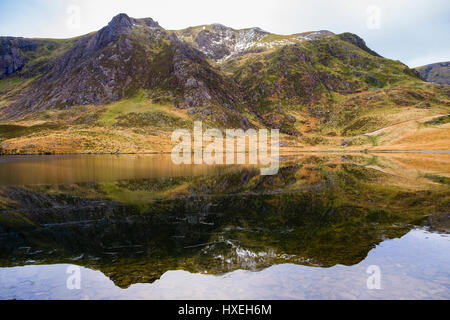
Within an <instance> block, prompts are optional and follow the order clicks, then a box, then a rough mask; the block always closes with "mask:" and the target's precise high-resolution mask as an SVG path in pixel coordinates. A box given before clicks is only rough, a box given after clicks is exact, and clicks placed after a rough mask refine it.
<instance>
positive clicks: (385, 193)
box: [0, 154, 450, 298]
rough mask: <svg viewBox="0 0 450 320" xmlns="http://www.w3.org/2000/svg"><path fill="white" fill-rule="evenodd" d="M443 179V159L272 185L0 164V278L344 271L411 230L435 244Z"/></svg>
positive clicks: (27, 162) (377, 162)
mask: <svg viewBox="0 0 450 320" xmlns="http://www.w3.org/2000/svg"><path fill="white" fill-rule="evenodd" d="M449 177H450V155H448V154H440V155H423V154H421V155H414V154H407V155H401V154H392V155H383V156H372V155H359V154H357V155H356V154H353V155H332V154H330V155H300V156H293V155H289V156H285V157H284V158H283V161H282V164H281V168H280V171H279V173H278V174H277V175H276V176H260V175H259V169H258V168H256V167H249V166H248V167H246V166H241V167H240V166H235V167H234V166H231V167H228V166H217V167H208V166H183V167H179V166H175V165H173V164H172V163H171V161H170V157H168V156H162V155H152V156H55V157H11V158H2V159H1V161H0V208H1V209H0V210H1V211H0V267H1V268H8V269H1V268H0V275H2V274H4V272H7V271H8V270H10V272H12V271H11V270H13V269H14V270H16V269H15V268H14V267H19V266H26V265H66V264H76V265H79V266H83V267H85V268H88V269H91V270H99V271H101V272H102V273H103V274H104V275H105V276H107V277H108V278H110V279H111V280H112V281H113V282H114V284H115V286H117V287H119V288H129V287H130V286H132V285H134V284H143V283H149V284H150V283H154V282H155V281H156V282H158V280H159V279H160V278H161V276H163V275H165V274H168V272H169V274H170V271H171V270H172V271H173V270H180V271H184V272H189V273H191V274H208V275H225V274H229V273H233V274H234V272H235V271H237V270H244V271H259V272H260V273H259V274H269V276H268V277H269V278H268V279H267V281H271V280H270V272H269V273H267V272H268V271H266V269H267V268H269V269H267V270H273V268H283V267H282V266H279V265H287V266H286V267H285V268H287V269H288V270H291V269H292V270H298V268H300V266H304V267H302V268H306V267H321V268H331V269H329V270H334V269H335V268H346V267H344V266H356V265H358V264H360V263H361V262H362V261H364V260H365V259H366V258H367V256H368V254H369V253H370V252H371V251H372V250H373V249H374V248H375V247H376V246H377V245H379V244H380V243H382V242H383V241H386V240H389V239H396V238H402V237H404V236H405V235H407V234H408V233H409V232H411V230H413V229H415V228H416V227H418V226H426V227H427V228H428V230H430V231H436V232H441V233H446V232H448V230H449V219H448V216H449V208H450V192H449V191H450V189H449V181H450V178H449ZM446 243H448V241H447V242H446ZM442 248H444V249H443V250H444V251H445V250H448V249H449V246H445V245H444V246H443V247H442ZM404 250H407V248H406V249H404ZM411 250H412V249H411ZM442 255H443V256H445V257H448V256H449V254H448V251H447V252H442ZM379 263H381V262H379ZM288 266H290V267H288ZM12 267H13V269H9V268H12ZM54 267H56V266H54ZM29 268H31V267H29ZM49 268H50V267H49ZM321 268H313V269H317V270H324V269H321ZM86 270H87V269H86ZM325 270H326V269H325ZM447 270H448V269H447ZM364 271H365V270H364ZM261 272H262V273H261ZM448 276H449V273H448V272H444V274H443V275H440V277H441V278H442V277H443V278H444V283H445V281H446V283H447V290H446V291H445V290H444V292H441V291H439V290H438V289H436V290H437V291H436V294H437V293H438V292H439V295H438V294H437V295H438V296H439V297H442V296H444V297H445V296H447V297H448V295H449V291H448ZM362 277H363V278H364V279H366V278H367V274H365V273H364V272H363V274H362ZM0 279H2V278H0ZM211 279H212V278H211ZM9 281H11V280H9ZM211 282H213V281H212V280H211ZM230 285H231V284H230ZM4 290H6V289H4V287H2V286H1V285H0V297H3V298H7V297H5V296H4V295H5V291H4ZM274 294H275V293H274ZM299 297H300V298H301V296H297V297H296V296H295V295H293V296H292V298H299ZM55 298H58V297H55ZM231 298H232V297H231ZM269 298H270V297H269ZM337 298H339V297H337ZM343 298H345V297H343Z"/></svg>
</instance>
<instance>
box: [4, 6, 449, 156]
mask: <svg viewBox="0 0 450 320" xmlns="http://www.w3.org/2000/svg"><path fill="white" fill-rule="evenodd" d="M449 109H450V90H449V87H448V86H445V85H435V84H429V83H424V82H423V81H422V80H421V79H420V78H419V77H418V75H417V73H416V72H415V71H414V70H411V69H409V68H408V67H407V66H406V65H404V64H403V63H401V62H399V61H393V60H389V59H386V58H383V57H381V56H379V55H378V54H377V53H376V52H374V51H372V50H371V49H369V48H368V47H367V46H366V44H365V42H364V41H363V40H362V39H361V38H359V37H358V36H357V35H354V34H351V33H344V34H340V35H335V34H333V33H331V32H329V31H317V32H306V33H299V34H295V35H286V36H283V35H275V34H271V33H269V32H266V31H263V30H261V29H259V28H250V29H243V30H234V29H231V28H228V27H225V26H222V25H217V24H216V25H208V26H206V25H205V26H198V27H191V28H188V29H184V30H177V31H168V30H165V29H164V28H162V27H161V26H160V25H159V24H158V23H157V22H156V21H154V20H153V19H151V18H146V19H133V18H130V17H128V16H127V15H125V14H120V15H118V16H116V17H114V18H113V19H112V21H111V22H110V23H109V24H108V25H107V26H106V27H104V28H103V29H101V30H99V31H98V32H94V33H91V34H88V35H85V36H81V37H78V38H74V39H68V40H46V39H22V38H11V37H8V38H0V121H1V123H0V138H2V139H3V143H2V148H3V152H6V153H47V152H50V153H52V152H57V153H59V152H108V153H109V152H159V151H170V149H171V143H170V134H171V131H172V130H173V129H175V128H180V127H186V128H192V124H193V122H194V121H196V120H201V121H203V122H204V125H205V126H206V127H208V126H209V127H219V128H244V129H247V128H251V127H253V128H258V127H260V128H261V127H267V128H277V129H280V131H281V132H282V133H283V134H284V135H283V140H284V143H283V145H284V146H285V147H286V148H290V149H295V150H304V149H316V148H320V149H334V150H336V149H342V148H358V149H367V148H372V147H375V146H376V147H380V146H379V144H378V142H377V143H374V139H373V138H370V135H366V134H368V133H370V132H372V131H375V130H377V129H380V128H383V127H386V126H390V125H394V124H396V123H398V122H400V121H399V119H401V120H403V121H405V120H413V119H422V118H425V117H430V116H431V117H432V116H442V115H446V114H448V113H449ZM444 122H445V121H444ZM434 126H435V127H436V126H437V127H439V128H437V129H439V130H442V129H443V130H448V127H447V124H446V123H440V124H437V125H434ZM424 127H425V125H424V126H419V128H418V130H421V129H422V128H424ZM427 132H428V131H427ZM418 136H419V137H420V134H419V135H418ZM447 136H448V135H447ZM378 140H379V142H380V143H381V142H383V143H384V141H385V140H386V139H378ZM388 142H391V141H388ZM386 143H387V142H386ZM412 143H414V141H412ZM447 146H448V144H447ZM447 146H445V148H447ZM435 147H436V148H438V149H442V148H444V146H435ZM411 148H412V146H411Z"/></svg>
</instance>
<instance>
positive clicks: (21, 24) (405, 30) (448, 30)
mask: <svg viewBox="0 0 450 320" xmlns="http://www.w3.org/2000/svg"><path fill="white" fill-rule="evenodd" d="M121 12H124V13H127V14H128V15H129V16H132V17H136V18H143V17H151V18H153V19H155V20H156V21H158V22H159V23H160V25H161V26H162V27H164V28H166V29H183V28H186V27H188V26H195V25H201V24H210V23H221V24H224V25H227V26H230V27H233V28H246V27H260V28H262V29H264V30H266V31H270V32H273V33H278V34H292V33H299V32H305V31H312V30H330V31H332V32H335V33H341V32H347V31H348V32H353V33H356V34H358V35H359V36H361V37H362V38H363V39H364V40H365V41H366V42H367V44H368V46H369V47H370V48H372V49H374V50H375V51H377V52H378V53H380V54H381V55H383V56H385V57H387V58H391V59H398V60H401V61H402V62H404V63H406V64H407V65H409V66H410V67H416V66H421V65H425V64H429V63H434V62H440V61H449V60H450V1H449V0H328V1H326V0H255V1H252V0H228V1H226V0H223V1H217V0H190V1H189V0H157V1H155V0H20V1H19V0H0V35H3V36H5V35H8V36H22V37H47V38H68V37H73V36H78V35H82V34H86V33H89V32H92V31H95V30H98V29H100V28H101V27H103V26H105V25H106V24H107V23H108V22H109V21H110V20H111V18H112V17H113V16H114V15H116V14H118V13H121Z"/></svg>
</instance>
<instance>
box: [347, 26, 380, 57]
mask: <svg viewBox="0 0 450 320" xmlns="http://www.w3.org/2000/svg"><path fill="white" fill-rule="evenodd" d="M338 37H339V38H341V39H342V40H344V41H347V42H350V43H352V44H354V45H355V46H357V47H358V48H360V49H361V50H364V51H365V52H367V53H370V54H371V55H373V56H375V57H381V56H380V55H379V54H378V53H376V52H375V51H373V50H371V49H369V48H368V47H367V45H366V42H365V41H364V40H363V39H361V38H360V37H358V36H357V35H356V34H353V33H349V32H346V33H343V34H340V35H338Z"/></svg>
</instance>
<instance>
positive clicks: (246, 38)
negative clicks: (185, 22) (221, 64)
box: [194, 24, 269, 60]
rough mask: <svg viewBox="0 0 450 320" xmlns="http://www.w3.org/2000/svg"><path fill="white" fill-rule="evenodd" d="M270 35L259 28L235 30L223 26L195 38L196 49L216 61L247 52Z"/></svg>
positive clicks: (200, 33)
mask: <svg viewBox="0 0 450 320" xmlns="http://www.w3.org/2000/svg"><path fill="white" fill-rule="evenodd" d="M268 34H269V33H268V32H266V31H263V30H261V29H259V28H252V29H246V30H238V31H236V30H233V29H231V28H228V27H225V26H223V25H221V24H214V25H212V27H211V29H210V30H202V31H200V32H199V33H198V34H197V36H196V37H195V40H194V43H195V45H196V47H197V48H198V49H199V50H200V51H202V52H203V53H205V54H206V55H207V56H208V57H210V58H212V59H214V60H220V59H224V58H226V57H230V56H233V55H237V54H239V53H243V52H246V51H248V50H250V49H251V48H252V47H253V46H255V45H256V43H257V42H258V41H260V40H261V39H262V38H263V37H264V36H266V35H268Z"/></svg>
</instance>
